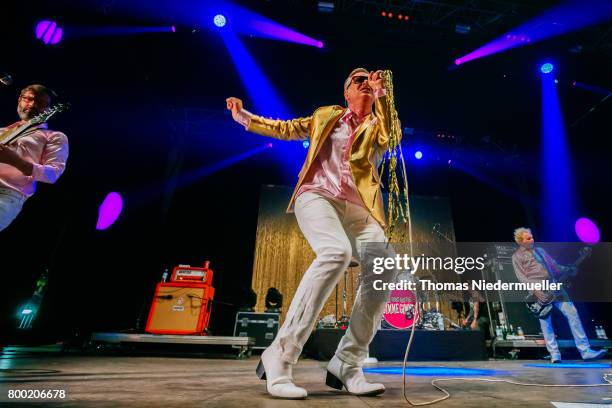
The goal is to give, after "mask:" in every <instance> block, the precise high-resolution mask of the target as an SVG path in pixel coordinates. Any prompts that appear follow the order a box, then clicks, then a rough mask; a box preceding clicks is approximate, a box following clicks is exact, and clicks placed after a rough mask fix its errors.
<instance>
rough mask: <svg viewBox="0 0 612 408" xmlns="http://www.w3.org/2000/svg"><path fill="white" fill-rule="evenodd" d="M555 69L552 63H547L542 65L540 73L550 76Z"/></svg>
mask: <svg viewBox="0 0 612 408" xmlns="http://www.w3.org/2000/svg"><path fill="white" fill-rule="evenodd" d="M554 69H555V66H554V65H553V64H551V63H550V62H546V63H544V64H542V66H540V71H541V72H542V73H543V74H550V73H551V72H553V70H554Z"/></svg>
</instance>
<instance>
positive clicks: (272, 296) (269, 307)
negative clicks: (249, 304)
mask: <svg viewBox="0 0 612 408" xmlns="http://www.w3.org/2000/svg"><path fill="white" fill-rule="evenodd" d="M282 307H283V295H282V294H281V293H280V292H279V291H278V289H276V288H269V289H268V293H266V313H280V310H281V308H282Z"/></svg>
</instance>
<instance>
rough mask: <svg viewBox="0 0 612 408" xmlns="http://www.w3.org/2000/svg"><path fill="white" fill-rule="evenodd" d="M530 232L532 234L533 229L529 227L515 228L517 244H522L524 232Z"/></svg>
mask: <svg viewBox="0 0 612 408" xmlns="http://www.w3.org/2000/svg"><path fill="white" fill-rule="evenodd" d="M525 233H528V234H531V230H530V229H529V228H524V227H521V228H517V229H515V230H514V241H516V243H517V244H520V243H521V242H522V240H523V238H522V236H523V234H525Z"/></svg>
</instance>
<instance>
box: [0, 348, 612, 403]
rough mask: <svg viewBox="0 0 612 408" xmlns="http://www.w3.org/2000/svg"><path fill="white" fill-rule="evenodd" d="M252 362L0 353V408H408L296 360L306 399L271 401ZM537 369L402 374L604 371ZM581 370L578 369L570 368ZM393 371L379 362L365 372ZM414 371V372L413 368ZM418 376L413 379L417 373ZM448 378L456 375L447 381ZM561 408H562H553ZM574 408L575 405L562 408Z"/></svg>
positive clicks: (415, 394)
mask: <svg viewBox="0 0 612 408" xmlns="http://www.w3.org/2000/svg"><path fill="white" fill-rule="evenodd" d="M257 361H258V358H257V357H255V356H253V357H251V358H249V359H247V360H234V359H209V358H186V357H117V356H79V355H74V354H72V353H71V354H59V353H52V352H49V353H42V354H41V353H37V352H28V351H27V350H26V351H23V350H21V351H15V350H12V351H11V350H10V349H9V350H8V352H7V350H5V353H4V354H3V355H2V356H1V358H0V391H1V393H0V405H2V406H21V407H24V406H33V405H34V404H32V403H33V402H35V401H36V400H29V401H28V403H24V400H20V401H21V402H18V400H15V399H13V400H9V399H8V398H7V395H8V391H9V390H17V389H19V390H24V389H32V390H36V389H38V390H65V392H66V398H65V399H64V400H55V401H50V400H45V402H42V401H41V402H40V405H39V404H36V406H46V407H123V406H125V407H181V408H185V407H240V408H247V407H249V408H250V407H335V406H343V407H380V408H383V407H385V408H387V407H408V406H409V405H408V404H407V403H406V402H405V401H404V400H403V397H402V376H401V375H397V374H395V375H393V374H392V375H380V374H368V377H369V378H370V379H371V380H373V381H380V382H383V383H384V384H385V385H386V386H387V392H386V393H385V394H383V395H381V396H379V397H373V398H358V397H354V396H351V395H348V394H346V393H345V392H338V391H335V390H332V389H331V388H328V387H327V386H325V383H324V381H325V370H324V368H325V363H324V362H319V361H315V360H310V359H305V360H300V362H299V364H298V365H297V367H296V369H295V373H294V377H295V379H296V382H297V384H299V385H301V386H303V387H305V388H306V389H307V390H308V392H309V396H308V399H306V400H302V401H286V400H276V399H271V398H269V397H268V395H267V394H266V392H265V383H264V382H263V381H259V379H257V377H256V376H255V366H256V364H257ZM529 363H542V362H541V361H528V360H518V361H517V360H515V361H508V360H505V361H493V360H489V361H477V362H476V361H474V362H449V363H444V362H435V363H434V362H427V363H423V362H419V363H411V364H410V367H417V366H418V367H445V368H471V369H481V370H493V371H494V372H491V371H485V372H484V374H483V373H480V374H479V375H469V376H467V377H466V378H475V377H480V376H484V377H485V378H495V379H501V378H505V379H513V380H515V381H524V382H538V383H539V382H541V383H549V384H550V383H566V384H567V383H582V384H584V383H601V382H602V380H601V377H602V374H603V373H604V372H612V366H611V365H610V360H605V361H603V363H604V364H605V365H607V368H605V367H604V368H541V367H528V366H526V364H529ZM576 363H580V364H582V362H576ZM393 366H396V367H399V366H401V363H391V362H384V363H380V364H378V365H376V366H373V367H378V368H385V367H393ZM414 369H415V370H422V369H419V368H414ZM419 373H420V374H424V373H421V372H420V371H419ZM451 376H452V377H455V376H457V375H454V374H453V375H451ZM438 377H442V376H441V375H439V374H437V373H434V374H431V375H429V374H427V375H420V376H410V377H409V379H408V395H409V398H411V399H413V400H414V401H425V400H430V399H433V398H435V397H439V396H440V395H441V394H440V393H439V392H438V391H437V390H436V389H434V388H433V387H432V386H431V385H430V381H431V380H432V379H433V378H438ZM442 386H443V387H445V388H447V389H448V391H449V392H450V393H451V399H450V400H447V401H444V402H442V403H440V404H436V405H435V406H439V407H479V408H484V407H493V406H499V407H501V406H503V407H523V408H524V407H553V406H554V405H552V404H551V401H558V402H573V403H590V404H610V403H612V387H594V388H536V387H519V386H514V385H509V384H502V383H475V382H464V383H461V382H459V381H457V382H445V383H442ZM558 406H562V405H558ZM571 406H576V405H570V407H571Z"/></svg>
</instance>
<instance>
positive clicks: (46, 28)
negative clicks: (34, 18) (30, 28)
mask: <svg viewBox="0 0 612 408" xmlns="http://www.w3.org/2000/svg"><path fill="white" fill-rule="evenodd" d="M34 33H35V34H36V38H37V39H39V40H40V41H42V42H43V43H45V44H46V45H55V44H57V43H59V42H60V41H61V39H62V36H63V34H64V31H63V30H62V28H61V27H60V26H58V24H57V23H56V22H55V21H49V20H43V21H39V22H38V23H37V24H36V28H35V29H34Z"/></svg>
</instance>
